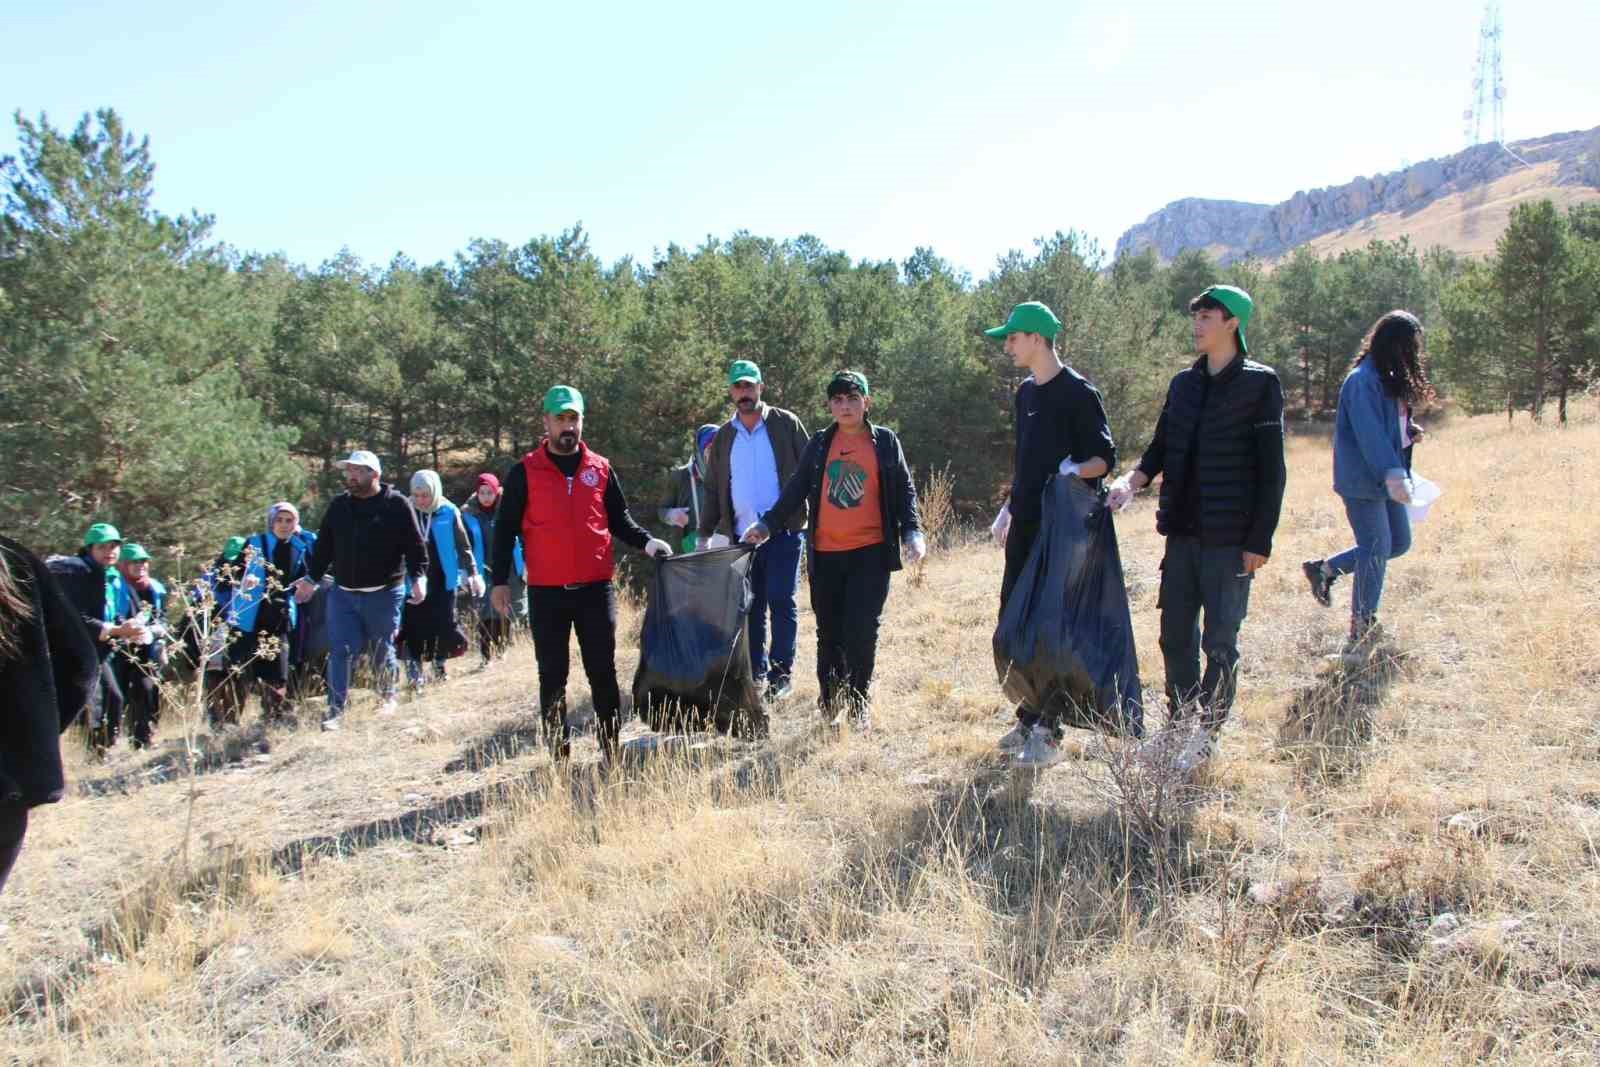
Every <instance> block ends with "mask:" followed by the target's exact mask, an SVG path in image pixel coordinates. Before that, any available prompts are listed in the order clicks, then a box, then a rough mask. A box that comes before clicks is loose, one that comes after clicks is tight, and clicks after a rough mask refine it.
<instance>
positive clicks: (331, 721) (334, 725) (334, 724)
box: [322, 713, 344, 734]
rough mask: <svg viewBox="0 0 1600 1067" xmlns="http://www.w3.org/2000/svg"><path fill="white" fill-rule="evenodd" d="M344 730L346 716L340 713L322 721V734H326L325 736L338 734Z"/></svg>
mask: <svg viewBox="0 0 1600 1067" xmlns="http://www.w3.org/2000/svg"><path fill="white" fill-rule="evenodd" d="M343 728H344V715H343V713H340V714H338V715H329V716H328V717H327V718H325V719H323V720H322V732H323V733H325V734H336V733H338V732H339V731H340V730H342V729H343Z"/></svg>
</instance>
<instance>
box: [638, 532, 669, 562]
mask: <svg viewBox="0 0 1600 1067" xmlns="http://www.w3.org/2000/svg"><path fill="white" fill-rule="evenodd" d="M644 554H645V555H647V556H649V557H650V558H651V559H666V558H667V557H668V556H670V555H672V546H671V545H669V544H667V543H666V542H665V541H663V540H661V538H659V537H652V538H650V540H648V541H646V542H645V543H644Z"/></svg>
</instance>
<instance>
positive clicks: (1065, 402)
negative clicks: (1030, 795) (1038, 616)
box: [984, 300, 1117, 769]
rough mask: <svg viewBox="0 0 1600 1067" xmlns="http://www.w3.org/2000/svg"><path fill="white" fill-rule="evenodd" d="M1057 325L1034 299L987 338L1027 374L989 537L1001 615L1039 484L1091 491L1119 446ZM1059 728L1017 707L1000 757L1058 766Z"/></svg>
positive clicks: (1034, 527)
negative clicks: (998, 574)
mask: <svg viewBox="0 0 1600 1067" xmlns="http://www.w3.org/2000/svg"><path fill="white" fill-rule="evenodd" d="M1060 332H1061V321H1060V320H1059V319H1057V318H1056V316H1055V312H1053V311H1051V310H1050V309H1049V308H1048V307H1046V306H1045V305H1043V304H1041V303H1039V302H1038V301H1036V300H1030V301H1028V302H1027V303H1024V304H1018V305H1017V306H1016V307H1014V308H1012V309H1011V314H1010V316H1008V317H1007V319H1006V322H1005V325H1003V326H996V327H995V328H994V329H992V330H985V331H984V333H985V335H987V336H989V337H993V338H994V339H996V340H1004V341H1005V350H1006V355H1008V356H1010V357H1011V361H1012V363H1013V364H1015V365H1016V366H1017V367H1019V368H1022V369H1025V370H1027V371H1028V372H1029V375H1028V377H1027V378H1024V379H1023V381H1022V384H1021V385H1020V386H1018V387H1017V396H1016V401H1015V403H1014V405H1013V409H1012V413H1011V414H1012V418H1013V420H1014V421H1015V424H1016V435H1017V437H1016V458H1015V460H1014V461H1013V464H1012V472H1013V473H1012V478H1011V494H1010V496H1009V497H1008V499H1007V500H1006V504H1005V506H1004V507H1002V508H1001V509H1000V514H999V515H997V516H995V520H994V524H993V525H992V526H990V527H989V530H990V532H991V533H992V534H993V535H994V538H995V540H996V541H997V542H999V544H1000V545H1001V547H1002V548H1004V550H1005V554H1006V566H1005V573H1004V576H1003V577H1002V578H1001V579H1000V614H1001V615H1004V614H1005V610H1006V601H1007V600H1009V599H1010V598H1011V591H1012V590H1013V589H1014V588H1016V584H1017V579H1018V578H1020V577H1021V576H1022V568H1023V566H1024V565H1025V564H1027V562H1028V555H1029V553H1031V552H1032V551H1033V543H1034V541H1035V540H1036V539H1037V538H1038V536H1039V524H1040V521H1041V514H1042V507H1043V502H1044V486H1045V483H1046V482H1047V481H1049V480H1050V479H1051V478H1069V477H1075V478H1081V479H1083V480H1084V481H1085V482H1088V483H1089V485H1091V486H1093V487H1094V488H1095V489H1098V488H1099V487H1100V479H1101V478H1102V477H1104V476H1105V474H1106V472H1107V471H1109V470H1110V469H1111V468H1112V467H1113V466H1115V465H1116V462H1117V445H1116V442H1115V441H1113V440H1112V439H1111V427H1110V425H1109V424H1108V423H1107V422H1106V408H1105V404H1104V403H1103V402H1102V401H1101V399H1100V391H1099V390H1098V389H1096V388H1095V387H1094V386H1092V385H1090V384H1089V382H1088V380H1087V379H1085V378H1084V377H1083V376H1082V375H1080V374H1079V373H1078V372H1077V371H1075V370H1073V369H1072V368H1071V367H1068V366H1067V365H1065V364H1064V363H1062V362H1061V356H1060V354H1059V353H1057V351H1056V337H1057V335H1058V334H1060ZM1061 735H1062V731H1061V724H1060V723H1059V722H1057V721H1055V719H1054V718H1050V719H1045V718H1043V717H1041V715H1040V713H1039V711H1038V709H1036V708H1030V707H1028V706H1027V705H1026V704H1019V705H1018V706H1017V725H1016V726H1015V727H1014V728H1013V729H1012V730H1011V731H1010V732H1009V733H1007V734H1006V735H1005V736H1004V737H1002V738H1000V742H999V747H1000V751H1001V752H1004V753H1007V754H1009V755H1013V756H1015V757H1016V761H1017V764H1018V765H1019V766H1022V767H1032V768H1034V769H1041V768H1044V767H1049V766H1051V765H1052V764H1056V763H1059V762H1061Z"/></svg>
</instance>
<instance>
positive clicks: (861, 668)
mask: <svg viewBox="0 0 1600 1067" xmlns="http://www.w3.org/2000/svg"><path fill="white" fill-rule="evenodd" d="M871 406H872V401H871V398H870V396H869V395H868V390H867V379H866V376H865V375H863V374H859V373H857V372H855V371H840V372H839V373H837V374H835V375H834V376H833V380H832V381H830V382H829V383H828V409H829V411H830V412H831V413H832V415H833V425H832V426H829V427H828V428H827V429H824V430H820V431H818V432H817V433H815V434H813V435H812V437H811V440H810V441H808V442H807V443H806V447H805V451H804V452H802V453H801V455H800V463H799V465H798V466H797V467H796V469H795V472H794V474H793V476H792V477H790V479H789V482H788V484H787V485H785V486H784V487H783V492H782V493H780V494H779V496H778V502H777V503H776V504H774V505H773V506H772V507H771V509H769V510H768V511H767V513H766V514H764V515H762V516H761V519H760V521H759V522H757V523H755V524H754V525H752V526H751V527H750V529H749V530H748V531H747V532H746V533H745V535H744V540H745V541H746V542H747V543H749V544H755V545H759V544H761V543H762V542H763V541H765V540H766V539H767V538H768V536H770V534H769V531H771V530H782V529H785V528H786V524H787V523H788V521H789V519H790V517H791V516H793V515H795V514H798V513H801V509H802V508H804V507H805V506H806V505H807V504H809V505H810V510H809V514H810V517H811V522H810V528H809V533H810V536H809V537H807V538H806V552H807V563H808V565H809V566H808V568H807V569H808V571H809V573H810V575H811V611H812V613H813V614H814V615H815V616H816V620H817V684H818V685H819V686H820V688H821V693H820V695H819V697H818V703H819V705H820V706H821V708H822V711H823V714H824V715H826V716H829V717H830V719H831V720H832V721H833V722H834V723H838V722H839V721H840V720H841V719H842V718H843V717H844V716H845V715H846V714H848V715H849V718H850V721H851V723H852V724H853V725H854V726H855V728H856V729H859V730H864V729H867V728H868V727H869V726H870V725H871V711H870V707H871V705H870V694H871V689H872V671H873V666H874V664H875V661H876V658H877V651H878V623H879V620H880V619H881V618H882V616H883V604H884V601H885V600H887V599H888V597H889V575H890V573H891V572H893V571H897V570H899V569H900V568H901V562H902V559H906V560H909V561H910V562H912V563H916V562H917V561H918V560H920V559H922V557H923V556H925V555H926V554H927V551H928V547H927V541H926V540H925V539H924V538H923V536H922V531H921V529H920V525H921V524H920V522H919V520H918V518H917V490H916V486H915V485H914V484H913V483H912V480H911V470H910V468H909V467H907V466H906V456H905V452H904V451H902V450H901V448H900V439H899V438H898V437H896V436H895V435H894V431H892V430H890V429H888V428H886V427H883V426H874V425H873V424H872V423H871V422H870V421H868V419H867V411H868V410H869V409H870V407H871Z"/></svg>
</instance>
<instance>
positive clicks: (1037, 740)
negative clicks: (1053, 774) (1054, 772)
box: [1016, 725, 1064, 770]
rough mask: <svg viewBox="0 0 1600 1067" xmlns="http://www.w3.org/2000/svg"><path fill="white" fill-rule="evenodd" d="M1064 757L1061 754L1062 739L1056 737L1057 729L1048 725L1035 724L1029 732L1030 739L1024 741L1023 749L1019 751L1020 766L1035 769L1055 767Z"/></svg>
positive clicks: (1018, 763)
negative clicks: (1052, 728)
mask: <svg viewBox="0 0 1600 1067" xmlns="http://www.w3.org/2000/svg"><path fill="white" fill-rule="evenodd" d="M1063 758H1064V757H1063V756H1062V754H1061V741H1060V739H1059V738H1057V737H1056V735H1055V731H1053V730H1051V729H1050V728H1049V727H1048V726H1042V725H1041V726H1035V727H1034V728H1033V729H1032V730H1030V731H1029V732H1028V740H1027V741H1026V742H1024V743H1023V746H1022V751H1021V752H1018V753H1017V757H1016V763H1017V766H1018V767H1031V768H1033V769H1034V770H1044V768H1046V767H1054V766H1055V765H1056V764H1058V763H1060V762H1061V761H1062V759H1063Z"/></svg>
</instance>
